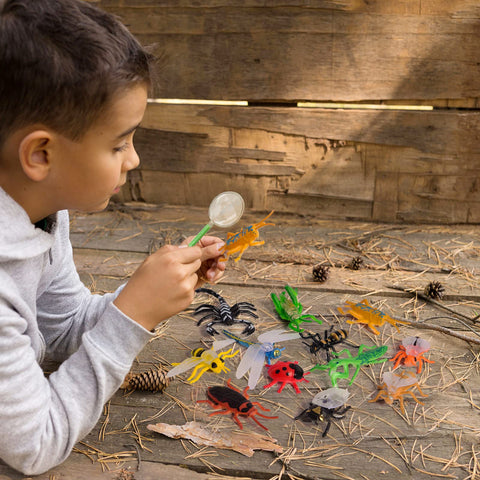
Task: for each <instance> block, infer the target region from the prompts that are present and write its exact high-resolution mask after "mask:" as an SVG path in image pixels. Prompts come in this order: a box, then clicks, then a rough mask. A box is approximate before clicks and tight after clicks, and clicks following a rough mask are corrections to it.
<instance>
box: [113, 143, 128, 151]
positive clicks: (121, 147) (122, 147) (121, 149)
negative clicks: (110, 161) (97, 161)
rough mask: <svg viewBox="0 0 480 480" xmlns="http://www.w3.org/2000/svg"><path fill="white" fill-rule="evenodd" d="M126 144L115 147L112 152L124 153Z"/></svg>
mask: <svg viewBox="0 0 480 480" xmlns="http://www.w3.org/2000/svg"><path fill="white" fill-rule="evenodd" d="M128 145H129V144H128V143H124V144H123V145H120V146H119V147H115V148H114V149H113V151H114V152H124V151H125V150H126V149H127V148H128Z"/></svg>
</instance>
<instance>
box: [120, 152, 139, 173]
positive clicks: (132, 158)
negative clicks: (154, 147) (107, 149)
mask: <svg viewBox="0 0 480 480" xmlns="http://www.w3.org/2000/svg"><path fill="white" fill-rule="evenodd" d="M139 165H140V158H139V156H138V154H137V151H136V150H135V148H132V150H131V154H130V155H129V156H128V157H127V158H126V159H125V162H123V170H124V171H125V172H128V171H129V170H133V169H134V168H137V167H138V166H139Z"/></svg>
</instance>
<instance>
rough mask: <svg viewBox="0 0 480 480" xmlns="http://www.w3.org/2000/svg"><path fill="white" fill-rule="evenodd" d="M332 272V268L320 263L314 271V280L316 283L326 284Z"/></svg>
mask: <svg viewBox="0 0 480 480" xmlns="http://www.w3.org/2000/svg"><path fill="white" fill-rule="evenodd" d="M329 272H330V267H329V266H328V265H322V264H321V263H319V264H318V265H315V266H314V267H313V270H312V275H313V279H314V280H315V281H316V282H325V280H327V278H328V274H329Z"/></svg>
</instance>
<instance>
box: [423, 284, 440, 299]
mask: <svg viewBox="0 0 480 480" xmlns="http://www.w3.org/2000/svg"><path fill="white" fill-rule="evenodd" d="M423 293H424V295H425V296H426V297H428V298H433V299H434V300H440V299H441V298H442V297H443V295H444V293H445V288H444V287H443V285H442V284H441V283H440V282H430V283H429V284H428V285H427V286H426V287H425V290H424V291H423Z"/></svg>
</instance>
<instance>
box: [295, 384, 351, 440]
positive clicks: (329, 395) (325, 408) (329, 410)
mask: <svg viewBox="0 0 480 480" xmlns="http://www.w3.org/2000/svg"><path fill="white" fill-rule="evenodd" d="M348 395H349V394H348V390H344V389H342V388H337V387H332V388H329V389H328V390H325V391H323V392H320V393H317V395H315V396H314V397H313V399H312V401H311V402H310V406H309V407H308V408H306V409H305V410H304V411H303V412H301V413H300V414H298V415H297V416H296V417H295V420H302V421H304V422H315V423H318V422H325V423H326V424H327V425H326V427H325V430H324V431H323V433H322V437H325V436H326V435H327V433H328V431H329V430H330V427H331V425H332V420H340V419H342V418H344V417H345V413H347V411H348V410H350V408H351V407H350V406H347V407H345V406H344V405H345V402H346V401H347V399H348Z"/></svg>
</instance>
